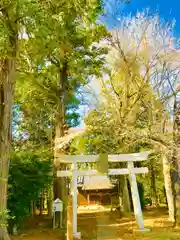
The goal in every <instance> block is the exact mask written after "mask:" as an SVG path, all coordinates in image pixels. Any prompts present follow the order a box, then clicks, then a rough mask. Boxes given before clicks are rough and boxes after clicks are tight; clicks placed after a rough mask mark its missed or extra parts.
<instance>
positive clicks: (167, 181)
mask: <svg viewBox="0 0 180 240" xmlns="http://www.w3.org/2000/svg"><path fill="white" fill-rule="evenodd" d="M162 164H163V175H164V186H165V191H166V198H167V205H168V211H169V220H170V221H172V222H174V198H173V191H172V181H171V170H170V163H169V161H168V158H167V157H166V155H165V154H163V155H162Z"/></svg>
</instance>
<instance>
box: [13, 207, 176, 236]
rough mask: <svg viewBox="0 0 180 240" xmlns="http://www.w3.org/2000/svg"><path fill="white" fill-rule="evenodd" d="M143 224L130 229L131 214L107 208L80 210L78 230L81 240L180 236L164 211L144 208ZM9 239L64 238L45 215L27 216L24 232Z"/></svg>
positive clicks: (131, 224) (133, 225)
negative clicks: (143, 228) (124, 215)
mask: <svg viewBox="0 0 180 240" xmlns="http://www.w3.org/2000/svg"><path fill="white" fill-rule="evenodd" d="M144 215H145V225H146V226H148V227H150V228H152V231H151V232H149V233H139V232H136V231H134V229H136V223H135V221H134V220H135V219H134V217H127V218H119V216H118V214H112V213H110V212H99V213H88V214H80V215H79V216H78V231H80V232H81V234H82V240H115V239H116V240H130V239H132V240H152V239H153V240H162V239H163V240H180V229H173V228H172V226H171V224H170V223H169V222H167V214H166V211H164V212H161V211H159V210H157V211H155V212H154V211H152V212H151V211H148V212H146V213H145V214H144ZM12 239H13V240H46V239H47V240H66V238H64V237H63V233H62V231H61V230H59V229H56V230H53V229H52V226H51V221H50V220H49V219H44V220H43V219H39V218H37V219H35V220H33V219H31V221H30V222H29V223H28V225H27V229H26V231H25V234H22V235H21V236H18V237H13V238H12Z"/></svg>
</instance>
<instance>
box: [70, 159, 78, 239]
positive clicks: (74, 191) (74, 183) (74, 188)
mask: <svg viewBox="0 0 180 240" xmlns="http://www.w3.org/2000/svg"><path fill="white" fill-rule="evenodd" d="M72 170H73V173H72V193H71V194H72V210H73V219H72V223H73V235H74V236H76V235H77V206H78V201H77V197H78V196H77V163H76V162H74V163H72Z"/></svg>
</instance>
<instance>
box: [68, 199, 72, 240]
mask: <svg viewBox="0 0 180 240" xmlns="http://www.w3.org/2000/svg"><path fill="white" fill-rule="evenodd" d="M72 216H73V212H72V197H71V196H69V198H68V206H67V240H73V231H72Z"/></svg>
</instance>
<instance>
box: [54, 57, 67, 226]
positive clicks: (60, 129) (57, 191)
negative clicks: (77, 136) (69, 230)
mask: <svg viewBox="0 0 180 240" xmlns="http://www.w3.org/2000/svg"><path fill="white" fill-rule="evenodd" d="M64 59H65V58H64ZM67 76H68V75H67V61H66V59H65V60H64V63H63V68H62V69H61V71H60V74H59V82H58V92H59V97H60V101H59V104H58V109H57V114H56V129H55V152H56V151H58V152H61V151H62V150H61V149H58V148H56V146H57V144H58V139H59V138H61V137H63V136H64V124H65V102H64V97H65V93H66V84H67ZM60 168H61V170H64V166H63V165H62V166H61V167H60ZM55 174H56V171H55ZM56 198H60V199H61V200H62V201H63V204H64V211H63V226H64V227H65V228H66V226H67V187H66V179H65V178H59V179H58V178H57V177H56V176H55V182H54V199H56ZM57 221H60V219H58V218H57Z"/></svg>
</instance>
